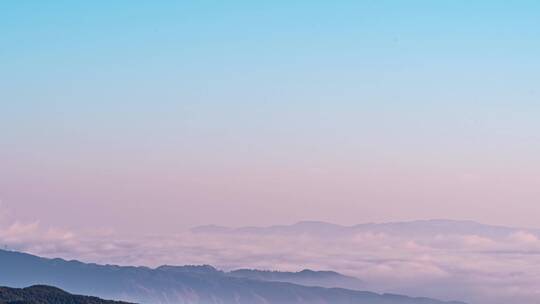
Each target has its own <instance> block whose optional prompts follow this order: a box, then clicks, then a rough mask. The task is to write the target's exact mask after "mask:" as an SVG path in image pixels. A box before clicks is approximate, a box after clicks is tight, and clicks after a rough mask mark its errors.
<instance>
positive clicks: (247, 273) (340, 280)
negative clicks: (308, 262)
mask: <svg viewBox="0 0 540 304" xmlns="http://www.w3.org/2000/svg"><path fill="white" fill-rule="evenodd" d="M227 275H229V276H233V277H238V278H247V279H254V280H262V281H276V282H289V283H294V284H299V285H304V286H320V287H327V288H333V287H340V288H347V289H356V290H358V289H360V288H362V286H363V281H362V280H360V279H358V278H355V277H351V276H346V275H343V274H341V273H338V272H335V271H313V270H310V269H304V270H302V271H298V272H283V271H270V270H256V269H238V270H233V271H231V272H228V273H227Z"/></svg>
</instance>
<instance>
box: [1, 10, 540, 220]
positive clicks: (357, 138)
mask: <svg viewBox="0 0 540 304" xmlns="http://www.w3.org/2000/svg"><path fill="white" fill-rule="evenodd" d="M539 23H540V4H539V3H538V2H536V1H516V2H512V3H509V2H508V1H336V2H329V1H269V2H253V1H193V2H191V1H170V2H169V1H157V2H143V1H114V2H110V1H91V2H87V3H82V2H68V1H48V2H43V1H11V2H8V1H4V2H2V3H1V4H0V67H1V69H0V92H1V93H0V94H1V99H2V102H1V103H0V106H1V107H0V129H1V130H3V131H2V132H0V143H1V145H2V146H3V147H4V148H3V149H2V151H0V162H1V164H2V167H3V168H4V169H3V170H2V172H0V181H1V182H2V183H1V184H2V185H3V186H2V188H0V199H1V200H2V201H3V202H4V205H6V206H9V207H10V208H11V209H13V210H14V212H16V213H18V214H25V215H24V216H27V217H29V218H39V219H40V220H42V221H44V222H48V221H51V222H52V221H58V220H60V218H59V215H57V214H55V213H54V212H49V211H48V210H49V209H51V208H52V209H54V208H64V210H65V212H66V213H67V214H71V215H72V217H71V218H72V219H71V220H69V219H68V220H65V219H62V221H65V224H66V225H68V226H78V225H83V226H84V225H87V224H88V225H90V221H89V222H88V223H85V221H84V220H81V219H80V218H79V217H80V216H78V215H77V214H78V212H79V210H80V209H81V208H88V209H95V210H100V209H102V208H107V209H108V210H110V215H109V216H108V217H107V216H105V217H104V219H103V223H102V224H103V225H113V226H114V225H119V226H120V227H122V228H131V227H132V226H133V224H132V223H131V219H132V218H143V217H145V216H148V215H149V216H150V217H152V218H155V219H156V220H155V221H150V224H149V225H151V226H153V227H154V226H155V227H158V228H157V229H163V230H171V229H174V228H175V225H177V222H176V221H174V219H175V217H178V216H179V217H180V218H181V219H182V220H183V222H184V223H185V225H197V224H204V223H207V222H213V223H222V224H229V223H236V222H238V221H247V222H246V223H243V224H255V223H263V224H268V223H275V222H290V221H296V220H301V219H321V220H330V221H334V222H340V223H346V224H349V223H353V222H361V221H370V220H392V219H411V218H426V217H453V218H473V219H479V220H483V221H487V222H496V223H509V224H515V223H522V222H525V223H530V224H533V223H535V219H534V218H532V217H531V215H530V210H531V208H533V206H534V205H535V204H536V198H537V197H538V196H537V195H538V193H537V191H536V190H535V186H534V185H536V184H537V182H538V180H537V176H538V172H539V170H540V167H539V166H538V165H537V164H538V163H540V162H539V159H538V156H537V155H539V152H540V151H539V150H540V144H539V138H538V134H539V132H538V131H539V129H540V123H539V122H538V119H537V116H538V113H539V110H540V106H539V105H538V97H539V92H538V88H537V80H538V79H540V77H539V76H540V75H539V74H540V72H539V71H540V69H539V68H540V60H539V59H538V54H539V53H540V39H539V38H540V24H539ZM28 189H33V190H32V191H29V190H28ZM374 189H375V190H374ZM426 189H430V190H426ZM456 193H457V194H456ZM509 204H512V206H514V211H512V212H511V213H510V214H505V212H503V211H502V210H504V209H505V207H506V206H509ZM486 206H495V207H496V208H494V210H495V211H491V212H488V213H485V212H484V210H485V209H486ZM127 207H129V208H130V209H131V210H133V211H132V213H130V214H128V215H125V214H124V211H125V209H126V208H127ZM313 207H315V208H313ZM186 209H189V210H192V214H191V215H178V212H179V210H186ZM28 210H34V211H32V212H30V211H28ZM207 210H216V214H215V215H208V212H206V211H207ZM235 210H242V211H241V212H239V211H235ZM366 210H368V211H366ZM27 211H28V212H27ZM539 211H540V210H539ZM90 214H91V215H93V216H96V217H97V216H99V212H98V211H95V212H94V211H90ZM173 215H174V216H173ZM157 219H159V220H157ZM113 223H114V224H113ZM143 228H144V227H143Z"/></svg>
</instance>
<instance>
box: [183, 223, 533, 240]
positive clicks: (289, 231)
mask: <svg viewBox="0 0 540 304" xmlns="http://www.w3.org/2000/svg"><path fill="white" fill-rule="evenodd" d="M190 231H191V232H193V233H245V234H282V235H283V234H285V235H296V234H307V235H316V236H320V237H334V236H338V235H350V234H355V233H365V232H371V233H389V234H394V235H415V236H425V235H436V234H475V235H479V236H486V237H495V238H498V237H503V236H507V235H508V234H511V233H515V232H518V231H528V232H530V233H533V234H535V235H538V236H540V229H531V228H519V227H506V226H497V225H486V224H481V223H478V222H475V221H468V220H446V219H431V220H417V221H405V222H388V223H364V224H357V225H352V226H342V225H337V224H332V223H327V222H321V221H301V222H297V223H295V224H292V225H273V226H266V227H256V226H248V227H238V228H231V227H225V226H216V225H206V226H198V227H194V228H192V229H191V230H190Z"/></svg>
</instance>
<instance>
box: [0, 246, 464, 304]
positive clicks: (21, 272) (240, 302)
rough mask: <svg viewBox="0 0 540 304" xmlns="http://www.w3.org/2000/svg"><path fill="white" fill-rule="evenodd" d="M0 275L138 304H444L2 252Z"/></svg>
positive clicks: (6, 281)
mask: <svg viewBox="0 0 540 304" xmlns="http://www.w3.org/2000/svg"><path fill="white" fill-rule="evenodd" d="M0 270H1V271H0V285H7V286H13V287H24V286H29V285H35V284H46V285H53V286H58V287H60V288H62V289H65V290H67V291H69V292H73V293H77V294H88V295H95V296H99V297H102V298H110V299H117V300H124V301H129V302H139V303H153V304H159V303H163V304H168V303H175V304H188V303H190V304H212V303H215V304H218V303H219V304H233V303H235V304H257V303H261V304H262V303H270V304H272V303H276V304H278V303H279V304H300V303H311V304H352V303H358V304H362V303H366V304H367V303H369V304H442V303H450V302H442V301H437V300H433V299H428V298H411V297H406V296H400V295H391V294H382V295H381V294H376V293H372V292H366V291H356V290H348V289H342V288H323V287H308V286H303V285H299V284H292V283H288V282H278V281H266V280H264V278H263V279H261V278H258V279H254V278H246V277H239V276H238V275H236V276H235V275H234V274H233V275H231V274H228V273H225V272H222V271H219V270H216V269H215V268H213V267H211V266H180V267H177V266H162V267H158V268H156V269H151V268H147V267H122V266H115V265H97V264H86V263H82V262H79V261H66V260H62V259H46V258H40V257H37V256H33V255H29V254H25V253H19V252H12V251H3V250H0ZM241 273H242V272H240V274H241ZM237 274H238V273H237ZM302 275H303V274H301V275H300V276H302ZM311 275H313V274H311ZM240 276H241V275H240ZM264 276H265V275H262V277H264ZM283 276H287V275H283ZM292 276H298V274H296V275H292ZM453 303H457V302H453Z"/></svg>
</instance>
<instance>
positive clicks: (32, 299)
mask: <svg viewBox="0 0 540 304" xmlns="http://www.w3.org/2000/svg"><path fill="white" fill-rule="evenodd" d="M0 304H128V303H127V302H119V301H110V300H102V299H100V298H96V297H89V296H80V295H73V294H70V293H67V292H65V291H63V290H62V289H59V288H56V287H52V286H46V285H35V286H31V287H27V288H9V287H0Z"/></svg>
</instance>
